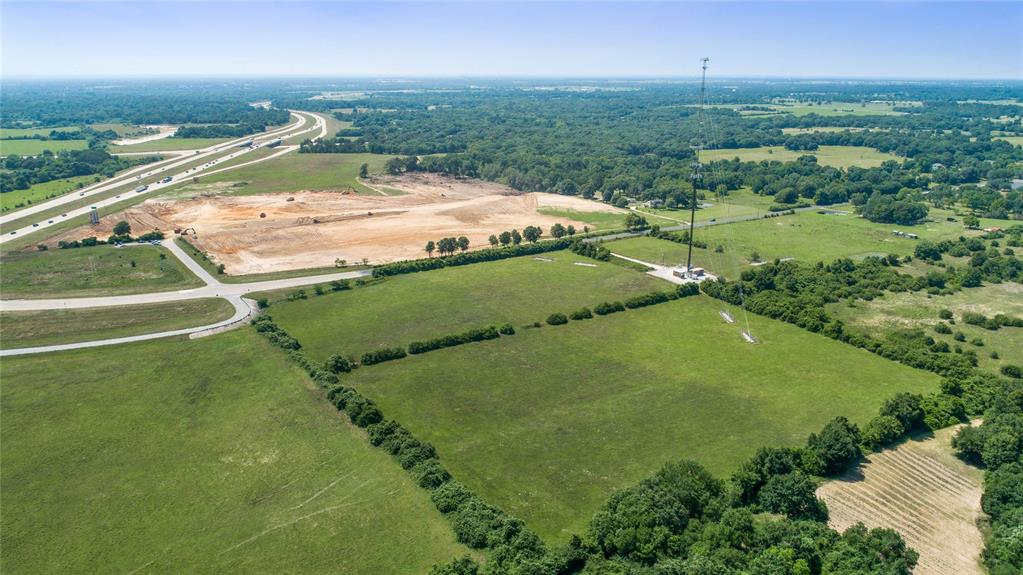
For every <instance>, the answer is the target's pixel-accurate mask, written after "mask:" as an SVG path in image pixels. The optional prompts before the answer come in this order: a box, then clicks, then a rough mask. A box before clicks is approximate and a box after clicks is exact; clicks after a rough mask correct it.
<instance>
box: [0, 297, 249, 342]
mask: <svg viewBox="0 0 1023 575" xmlns="http://www.w3.org/2000/svg"><path fill="white" fill-rule="evenodd" d="M233 314H234V307H233V306H232V305H231V304H230V303H229V302H228V301H227V300H224V299H220V298H210V299H192V300H182V301H178V302H168V303H158V304H141V305H133V306H124V307H98V308H86V309H57V310H46V311H6V312H0V347H2V348H3V349H13V348H21V347H35V346H41V345H54V344H60V343H75V342H80V341H93V340H97V339H108V338H115V337H125V336H129V335H140V334H145V333H155V332H160V331H170V330H175V329H182V328H186V327H195V326H200V325H208V324H212V323H216V322H218V321H222V320H225V319H227V318H229V317H231V316H232V315H233Z"/></svg>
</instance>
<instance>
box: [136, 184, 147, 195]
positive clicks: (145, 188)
mask: <svg viewBox="0 0 1023 575" xmlns="http://www.w3.org/2000/svg"><path fill="white" fill-rule="evenodd" d="M148 189H149V186H139V187H137V188H135V193H136V194H141V193H142V192H144V191H146V190H148Z"/></svg>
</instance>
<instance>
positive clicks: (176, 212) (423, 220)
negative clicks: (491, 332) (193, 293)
mask: <svg viewBox="0 0 1023 575" xmlns="http://www.w3.org/2000/svg"><path fill="white" fill-rule="evenodd" d="M367 183H369V184H371V185H372V186H374V187H376V188H382V189H389V190H399V191H401V192H403V195H392V196H370V195H357V194H351V193H348V194H346V193H340V192H331V191H304V192H296V193H291V194H285V193H281V194H261V195H250V196H236V195H224V194H221V193H216V192H213V193H204V194H200V195H197V196H194V197H186V198H173V199H169V198H154V199H151V200H148V201H146V202H144V203H142V204H140V205H138V206H134V207H132V208H129V209H128V210H126V211H125V212H123V213H120V214H112V215H110V216H107V217H104V218H102V219H101V220H100V223H99V225H97V226H86V227H82V228H78V229H76V230H73V231H71V232H68V233H66V234H63V235H62V236H59V237H56V238H53V239H52V242H54V243H55V242H56V241H57V240H59V239H79V238H82V237H87V236H90V235H95V236H98V237H100V238H103V237H106V236H108V235H109V234H110V233H111V230H112V229H113V226H114V224H115V223H117V222H118V221H119V220H122V219H123V220H127V221H128V222H129V223H131V225H132V231H133V233H135V234H138V233H142V232H145V231H148V230H151V229H160V230H162V231H164V232H170V231H173V230H174V229H187V228H194V229H195V231H196V237H195V238H194V239H193V238H192V237H191V234H190V236H189V241H191V242H192V243H193V244H195V245H196V247H198V248H199V249H201V250H204V251H206V252H207V253H208V254H210V255H211V256H212V259H214V260H215V261H216V262H218V263H223V264H224V265H225V266H226V268H227V271H228V273H232V274H249V273H262V272H270V271H280V270H289V269H302V268H311V267H322V266H330V265H333V264H334V262H335V260H337V259H344V260H347V261H348V262H349V263H356V262H361V261H362V260H363V259H364V258H365V259H366V260H368V261H369V262H370V263H372V264H380V263H386V262H391V261H396V260H403V259H410V258H419V257H424V256H425V255H426V254H425V252H424V251H423V246H425V244H426V242H427V241H428V240H435V241H436V240H438V239H440V238H442V237H447V236H455V237H457V236H466V237H468V238H469V241H470V245H471V248H470V249H478V248H482V247H487V246H489V244H488V241H487V238H488V237H489V236H490V235H491V234H500V233H501V232H502V231H505V230H510V229H513V228H515V229H519V230H521V229H522V228H524V227H525V226H529V225H533V226H540V227H541V228H543V229H544V231H545V232H546V231H547V230H548V229H549V228H550V226H551V225H552V224H555V223H561V224H563V225H566V226H567V225H569V224H572V225H574V226H575V227H576V228H577V229H579V230H582V228H583V226H584V223H583V222H579V221H576V220H572V219H568V218H561V217H553V216H547V215H544V214H541V213H539V212H538V211H537V209H538V208H542V207H550V208H556V209H559V210H574V211H577V212H621V213H624V211H623V210H619V209H617V208H614V207H611V206H608V205H606V204H602V203H599V202H594V201H590V200H584V199H582V198H577V197H569V196H558V195H554V194H542V193H519V192H516V191H515V190H512V189H510V188H508V187H505V186H502V185H499V184H494V183H489V182H481V181H477V180H460V179H453V178H445V177H441V176H437V175H427V174H415V175H406V176H401V177H387V178H375V179H374V180H372V181H370V182H367ZM263 215H265V216H264V217H261V216H263Z"/></svg>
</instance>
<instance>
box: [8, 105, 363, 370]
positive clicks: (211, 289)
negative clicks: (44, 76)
mask: <svg viewBox="0 0 1023 575" xmlns="http://www.w3.org/2000/svg"><path fill="white" fill-rule="evenodd" d="M292 114H293V115H294V116H296V117H297V118H298V120H297V121H296V122H295V123H293V124H289V125H288V126H285V127H283V128H279V129H277V130H272V131H270V132H265V133H263V134H261V135H259V136H256V137H255V138H253V139H254V140H255V141H263V142H265V141H267V140H269V139H273V138H278V137H280V138H282V139H283V138H291V137H294V136H298V135H301V134H305V133H309V132H313V131H316V130H319V133H318V134H317V135H316V136H314V137H313V138H312V139H314V140H315V139H319V138H322V137H324V136H326V134H327V124H326V121H325V120H324V119H323V118H322V117H321V116H318V115H316V114H312V113H309V112H303V113H297V112H294V111H292ZM307 115H308V116H307ZM310 118H312V119H313V125H312V126H311V127H308V128H304V129H302V128H303V126H305V124H306V123H308V122H309V119H310ZM247 139H249V138H240V139H236V140H232V141H229V142H225V143H222V144H217V145H216V146H211V147H209V148H205V149H203V150H200V151H199V153H196V154H187V153H186V154H184V155H183V156H177V157H174V158H170V159H167V160H163V161H160V162H157V163H155V164H148V165H145V166H140V167H139V168H135V169H132V170H129V171H127V172H125V173H123V174H121V175H119V176H116V177H114V178H112V179H110V180H107V181H104V182H101V183H99V184H94V185H93V186H90V187H88V188H85V189H84V190H83V191H82V193H81V194H79V195H75V194H73V193H72V194H66V195H64V196H60V197H58V198H54V199H53V200H51V201H48V202H44V203H41V204H36V205H34V206H32V207H31V208H26V209H24V210H19V211H17V212H15V213H14V214H8V215H6V216H3V217H0V224H3V223H4V222H9V221H13V220H15V219H20V218H22V217H24V216H25V215H31V214H33V213H39V212H40V211H44V210H48V209H51V208H53V207H56V206H60V205H63V204H66V203H69V202H73V201H75V200H77V199H78V198H80V197H82V196H83V195H84V196H89V195H96V194H101V193H103V192H105V191H108V190H111V189H113V188H116V187H119V186H123V185H125V184H127V183H130V182H131V181H132V177H133V176H135V175H137V174H139V173H140V172H146V173H145V174H144V176H143V177H145V176H151V175H153V174H158V173H160V172H165V171H166V170H169V169H172V168H175V167H179V166H181V165H183V164H186V163H193V162H195V161H196V160H197V159H203V158H206V157H210V156H213V155H216V154H218V153H220V152H223V151H225V150H227V149H229V148H231V147H234V146H237V145H238V144H240V143H242V142H244V141H245V140H247ZM258 147H260V146H259V145H256V146H253V147H252V148H242V149H239V150H237V151H235V152H234V153H231V154H228V155H226V156H220V157H217V158H216V159H214V160H211V161H210V162H209V163H206V164H203V165H201V166H199V167H196V168H192V169H189V170H185V171H184V172H181V173H179V174H177V175H175V177H174V180H172V181H171V182H168V183H166V184H150V185H149V188H148V189H147V190H146V191H145V192H142V193H151V192H154V191H158V190H163V189H165V188H167V187H169V186H173V185H177V184H180V183H181V181H180V180H179V179H178V177H179V176H187V177H193V176H195V175H196V174H197V173H199V172H204V173H205V175H210V174H215V173H219V172H223V171H226V170H233V169H236V168H240V167H243V166H248V165H251V164H255V163H257V162H263V161H266V160H270V159H273V158H277V157H280V156H282V155H284V154H287V153H289V152H292V151H294V150H296V149H297V148H298V146H295V145H288V146H282V147H281V150H280V151H278V152H276V153H274V154H271V155H269V156H266V157H264V158H260V159H257V160H253V161H251V162H243V163H240V164H235V165H233V166H229V167H225V168H221V169H216V170H210V171H206V170H209V169H210V168H212V167H213V166H215V165H216V163H218V162H220V161H223V160H227V159H231V158H235V157H238V156H240V155H242V154H244V153H247V152H249V151H252V150H253V149H256V148H258ZM155 153H159V152H155ZM147 170H148V171H147ZM119 201H121V200H120V198H119V197H114V198H107V199H104V200H97V201H96V202H95V204H94V205H96V206H107V205H111V204H114V203H118V202H119ZM89 209H90V208H78V209H75V210H69V211H68V212H67V214H66V216H65V217H74V216H77V215H80V214H83V213H88V210H89ZM37 224H38V226H32V225H29V226H26V227H25V228H22V229H20V230H16V231H17V232H18V233H22V232H24V233H33V232H37V231H42V230H44V229H46V227H48V226H49V225H50V224H49V223H48V222H37ZM16 235H17V234H10V233H9V232H8V231H7V230H5V234H4V236H3V237H2V238H0V243H2V242H3V241H6V240H7V239H10V238H12V237H15V236H16ZM22 235H24V234H22ZM136 245H140V244H127V245H126V247H127V248H130V247H132V246H136ZM163 246H164V247H166V248H167V249H168V250H170V252H171V253H172V254H174V256H175V257H177V258H178V259H179V260H180V261H181V262H182V263H183V264H184V265H185V267H187V268H188V269H189V270H190V271H191V272H192V273H194V274H195V275H196V276H197V277H199V279H201V280H202V281H203V283H205V284H206V285H205V286H203V287H200V288H194V289H187V290H178V291H170V292H155V293H143V294H133V295H124V296H109V297H85V298H64V299H38V300H0V311H35V310H54V309H84V308H93V307H110V306H118V307H122V306H131V305H137V304H146V303H162V302H171V301H180V300H187V299H200V298H210V297H219V298H224V299H226V300H227V301H229V302H231V305H233V306H234V309H235V313H234V314H233V315H232V317H230V318H229V319H226V320H223V321H220V322H217V323H214V324H210V325H204V326H197V327H191V328H185V329H178V330H173V331H165V332H158V333H149V334H143V335H136V336H129V337H121V338H114V339H104V340H96V341H86V342H78V343H69V344H61V345H49V346H40V347H27V348H20V349H6V350H0V357H4V356H12V355H25V354H31V353H44V352H49V351H60V350H67V349H79V348H87V347H100V346H105V345H116V344H120V343H128V342H132V341H144V340H149V339H158V338H164V337H173V336H177V335H189V336H191V337H199V336H202V335H206V334H209V333H212V332H214V331H218V330H221V329H227V328H229V327H232V326H236V325H240V324H241V323H242V322H244V321H245V320H246V319H248V318H249V317H250V316H251V315H252V312H253V308H252V305H251V304H250V303H247V302H246V301H245V300H244V299H243V298H242V296H244V295H246V294H249V293H252V292H256V291H267V290H277V289H287V288H292V287H301V286H306V285H313V284H318V283H326V282H330V281H334V280H341V279H354V278H360V277H367V276H370V275H372V273H373V272H372V271H371V270H358V271H350V272H338V273H333V274H322V275H316V276H303V277H294V278H286V279H280V280H268V281H261V282H249V283H239V284H225V283H222V282H220V281H219V280H218V279H216V278H215V277H213V276H212V275H211V274H210V273H209V272H207V271H206V270H205V269H204V268H203V267H202V266H201V265H199V264H198V263H197V262H196V261H195V260H193V259H192V258H191V257H189V256H188V254H186V253H185V252H184V251H183V250H182V249H181V248H180V247H179V246H178V245H177V244H176V243H175V242H174V241H169V242H167V243H165V244H163Z"/></svg>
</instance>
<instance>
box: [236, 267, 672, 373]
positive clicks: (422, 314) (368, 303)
mask: <svg viewBox="0 0 1023 575" xmlns="http://www.w3.org/2000/svg"><path fill="white" fill-rule="evenodd" d="M580 263H582V264H586V265H577V264H580ZM666 285H667V284H665V283H664V282H662V281H661V280H658V279H655V278H653V277H650V276H648V275H645V274H641V273H638V272H635V271H632V270H629V269H626V268H623V267H621V266H617V265H614V264H612V263H607V262H594V261H593V260H591V259H589V258H585V257H582V256H577V255H575V254H573V253H572V252H570V251H568V250H563V251H557V252H551V253H546V254H541V255H539V256H535V257H534V256H523V257H518V258H511V259H507V260H501V261H495V262H486V263H479V264H473V265H470V266H459V267H451V268H443V269H439V270H433V271H428V272H420V273H415V274H408V275H400V276H392V277H389V278H385V279H383V280H377V281H374V282H373V283H371V284H369V285H366V286H363V287H358V288H355V289H353V290H350V291H343V292H337V293H328V294H325V295H322V296H313V295H312V290H306V291H307V292H308V293H309V297H310V299H309V300H300V301H292V302H288V301H282V302H280V303H273V304H272V305H271V306H270V308H269V309H268V310H267V313H269V314H270V315H271V316H273V318H274V321H276V322H277V323H278V324H280V325H281V326H282V327H283V328H284V329H285V330H287V331H288V332H289V333H291V335H292V336H294V337H295V338H296V339H298V341H300V342H301V343H302V346H303V349H304V351H305V353H307V354H308V355H309V356H310V357H311V358H313V359H315V360H321V361H322V360H324V359H326V358H327V357H328V356H329V355H330V354H332V353H341V354H343V355H348V354H351V355H355V356H359V355H361V354H363V353H365V352H367V351H373V350H376V349H379V348H381V347H392V346H396V345H406V344H408V343H409V342H411V341H414V340H421V339H430V338H434V337H440V336H444V335H448V334H452V333H459V332H462V331H465V330H467V329H471V328H475V327H482V326H486V325H490V324H494V325H501V324H503V323H506V322H510V323H512V324H513V325H515V326H516V328H518V327H519V326H522V325H525V324H531V323H533V322H534V321H543V320H544V319H545V318H546V317H547V316H548V315H550V314H552V313H555V312H568V311H572V310H575V309H578V308H580V307H583V306H593V305H596V304H598V303H600V302H602V301H605V300H619V299H626V298H628V297H630V296H633V295H637V294H643V293H647V292H651V291H654V290H657V289H663V288H664V287H665V286H666ZM537 294H542V297H538V295H537ZM280 295H283V294H280ZM257 296H258V294H255V295H254V296H253V297H257ZM384 318H386V319H384Z"/></svg>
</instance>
